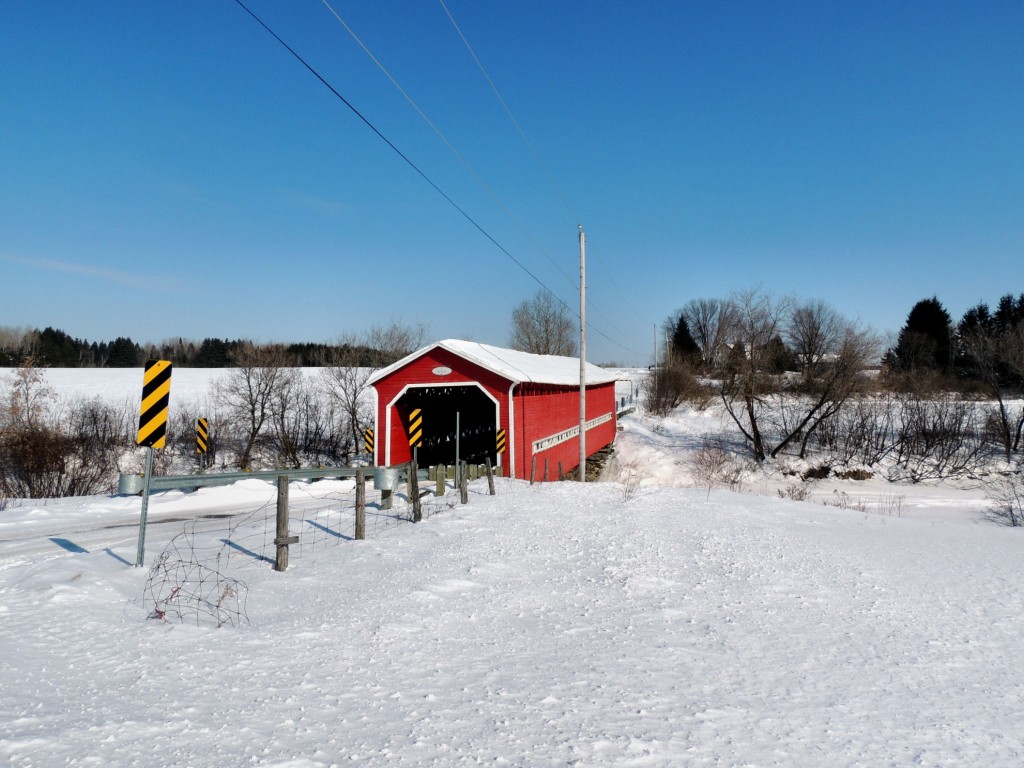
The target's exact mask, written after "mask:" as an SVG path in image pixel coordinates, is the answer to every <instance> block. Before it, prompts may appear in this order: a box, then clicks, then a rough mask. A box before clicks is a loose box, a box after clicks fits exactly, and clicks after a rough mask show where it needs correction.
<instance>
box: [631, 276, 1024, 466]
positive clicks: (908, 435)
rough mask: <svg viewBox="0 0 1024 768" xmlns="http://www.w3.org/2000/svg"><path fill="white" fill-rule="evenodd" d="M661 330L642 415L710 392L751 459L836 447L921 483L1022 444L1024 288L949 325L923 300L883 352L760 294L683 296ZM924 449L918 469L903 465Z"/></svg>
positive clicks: (861, 336) (814, 305)
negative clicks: (893, 464)
mask: <svg viewBox="0 0 1024 768" xmlns="http://www.w3.org/2000/svg"><path fill="white" fill-rule="evenodd" d="M664 328H665V332H666V336H667V338H668V343H667V344H666V350H665V355H664V359H663V360H661V361H659V366H658V367H657V368H656V369H655V370H654V371H653V373H652V375H651V377H650V378H649V380H648V382H647V388H646V392H645V401H646V406H647V408H648V410H650V411H651V412H654V413H667V412H669V411H671V410H672V409H674V408H675V407H677V406H678V405H681V404H682V403H683V402H687V401H689V402H691V403H698V404H699V403H701V402H706V401H707V399H708V398H714V399H717V400H719V401H720V402H721V404H722V406H723V407H724V408H725V411H726V413H727V414H728V415H729V417H731V419H732V421H733V422H734V423H735V425H736V427H737V429H738V430H739V432H740V433H741V434H742V436H743V437H744V439H745V441H746V442H747V444H748V445H749V446H750V448H751V449H752V455H753V457H754V458H755V459H756V460H757V461H759V462H760V461H765V460H766V459H769V458H775V457H777V456H779V455H780V454H781V453H783V452H787V451H794V452H795V453H796V455H797V456H799V458H801V459H802V458H804V457H805V456H806V455H807V454H808V450H809V449H810V448H811V447H812V446H814V445H815V444H817V445H818V447H819V448H827V449H828V450H829V451H834V449H835V448H836V447H837V446H838V445H839V444H840V443H842V444H843V445H845V446H846V448H844V449H843V450H844V451H845V453H843V458H842V461H844V462H846V461H848V460H849V459H850V457H852V456H854V455H857V456H859V458H860V460H861V461H862V462H863V463H865V464H867V465H869V466H870V465H873V464H875V463H876V462H877V461H879V460H881V458H883V457H885V458H887V459H892V458H893V457H895V460H896V461H897V463H898V464H901V465H902V467H903V469H904V470H906V471H908V472H912V473H913V474H914V476H915V477H917V478H918V479H920V478H922V477H924V476H925V475H926V474H927V473H929V472H932V471H936V472H938V473H939V476H949V473H950V472H951V471H953V468H956V470H955V471H962V472H965V473H970V472H973V471H975V469H976V468H977V467H978V466H979V464H978V460H979V457H982V456H984V455H986V451H987V445H992V444H995V445H998V446H999V448H1000V451H1001V453H1002V454H1003V456H1004V458H1005V460H1006V461H1007V462H1010V461H1011V460H1012V458H1013V457H1014V456H1015V455H1019V454H1020V452H1021V450H1022V448H1024V407H1021V405H1020V403H1019V398H1021V397H1022V396H1024V294H1021V295H1020V296H1017V297H1015V296H1013V295H1012V294H1007V295H1005V296H1003V297H1002V298H1001V299H1000V300H999V301H998V303H997V304H996V308H995V309H994V310H993V309H991V308H990V307H989V306H988V304H986V303H984V302H982V303H979V304H977V305H976V306H974V307H972V308H970V309H969V310H968V311H967V312H965V313H964V316H963V317H962V318H961V319H960V321H959V322H958V323H954V322H953V319H952V317H951V316H950V314H949V312H948V311H946V309H945V307H943V305H942V303H941V302H940V301H939V300H938V298H937V297H935V296H932V297H930V298H927V299H922V300H921V301H919V302H917V303H916V304H915V305H914V306H913V308H912V309H911V310H910V312H909V314H908V315H907V320H906V323H905V324H904V326H903V328H902V329H901V330H900V332H899V335H898V337H897V339H896V343H895V344H893V345H892V346H891V347H889V348H888V349H886V350H885V351H884V353H883V351H882V350H883V347H882V343H881V340H880V339H879V337H878V336H877V335H876V334H875V333H874V332H873V331H872V330H871V329H869V328H866V327H864V326H862V325H860V324H859V323H856V322H852V321H850V320H848V319H846V318H844V317H843V316H842V315H841V314H840V313H839V312H837V311H836V310H835V309H833V308H832V307H830V306H829V305H828V304H826V303H825V302H822V301H804V302H798V301H796V300H793V299H791V298H789V297H778V296H773V295H771V294H768V293H765V292H762V291H759V290H748V291H741V292H737V293H735V294H733V295H732V296H730V297H729V298H726V299H693V300H691V301H689V302H688V303H687V304H686V305H685V306H683V308H682V309H680V310H678V311H677V312H676V313H674V314H673V315H671V316H670V317H669V318H668V319H667V320H666V321H665V325H664ZM871 369H878V375H867V372H868V371H869V370H871ZM868 395H870V396H872V397H867V398H865V397H863V396H868ZM850 446H854V447H855V450H852V451H850V450H848V448H849V447H850ZM878 446H882V450H881V451H878V450H877V448H878ZM922 450H923V451H925V453H926V454H928V455H929V459H928V462H927V466H926V467H924V468H923V469H922V466H923V465H919V463H918V462H917V459H916V458H914V460H913V461H914V462H915V464H914V466H910V465H908V463H907V462H906V461H904V459H905V458H906V457H911V456H917V455H918V454H919V453H920V451H922ZM939 453H941V454H942V455H941V456H938V455H937V454H939Z"/></svg>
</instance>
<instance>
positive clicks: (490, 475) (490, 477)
mask: <svg viewBox="0 0 1024 768" xmlns="http://www.w3.org/2000/svg"><path fill="white" fill-rule="evenodd" d="M484 467H485V468H486V469H487V492H488V493H489V494H490V495H491V496H493V495H494V470H493V468H492V467H491V457H490V456H488V457H487V458H486V459H484Z"/></svg>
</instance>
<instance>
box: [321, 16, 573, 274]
mask: <svg viewBox="0 0 1024 768" xmlns="http://www.w3.org/2000/svg"><path fill="white" fill-rule="evenodd" d="M320 2H322V3H323V4H324V6H325V7H326V8H327V10H329V11H330V12H331V14H332V15H333V16H334V18H335V19H337V20H338V23H339V24H341V26H343V27H344V28H345V31H346V32H348V33H349V35H351V37H352V39H353V40H355V41H356V43H358V44H359V47H360V48H362V49H363V52H364V53H365V54H366V55H367V56H369V57H370V60H371V61H372V62H373V63H374V64H376V65H377V68H378V69H379V70H380V71H381V72H383V73H384V76H385V77H387V79H388V80H390V81H391V84H392V85H393V86H395V88H396V89H397V90H398V92H399V93H400V94H402V96H403V97H404V98H405V100H406V101H407V102H409V105H410V106H411V107H412V108H413V109H414V110H416V113H417V114H418V115H419V116H420V117H421V118H423V122H425V123H426V124H427V125H428V126H429V127H430V130H432V131H433V132H434V133H435V134H436V135H437V137H438V138H439V139H440V140H441V141H442V142H443V143H444V145H445V146H446V147H448V150H449V151H450V152H451V153H452V154H453V155H454V156H455V158H456V159H457V160H458V161H459V162H460V163H462V165H463V167H464V168H465V169H466V170H467V171H469V173H470V175H472V177H473V178H474V179H476V182H477V183H478V184H479V185H480V186H481V187H483V189H484V190H485V191H486V192H487V194H488V195H490V196H491V199H492V200H494V202H495V203H497V204H498V207H499V208H501V210H502V212H503V213H504V214H505V215H506V216H508V218H509V219H510V220H511V221H512V223H513V224H515V226H516V228H517V229H518V230H519V231H520V233H522V234H523V235H524V236H525V237H526V238H527V239H528V240H529V241H530V242H531V243H533V245H534V246H535V247H536V248H537V250H538V251H540V252H541V253H542V254H544V256H545V258H547V260H548V261H550V262H551V264H552V265H553V266H554V267H555V269H557V270H558V271H559V272H560V273H561V274H562V276H563V277H564V278H565V279H566V281H567V282H568V283H569V285H570V286H571V287H572V288H573V290H575V288H576V286H575V284H574V283H573V282H572V278H570V277H569V275H567V274H566V273H565V271H564V270H563V269H562V267H561V266H560V265H559V264H558V262H557V261H556V260H555V259H554V258H552V256H551V255H550V254H549V253H548V252H547V251H546V250H544V246H542V245H541V244H540V243H539V242H538V241H537V239H536V238H535V237H534V236H533V235H532V234H530V232H529V230H528V229H527V228H526V226H525V225H524V224H523V223H522V222H521V221H520V220H519V218H518V217H517V216H516V215H515V214H514V213H512V211H511V210H510V209H509V207H508V206H507V205H505V202H504V201H503V200H502V199H501V197H500V196H499V195H498V193H497V191H496V190H495V189H494V188H493V187H492V186H491V185H490V184H488V183H487V181H486V180H485V179H484V178H483V177H482V176H480V174H478V173H477V172H476V169H475V168H474V167H473V165H472V164H471V163H470V162H469V161H468V160H466V158H465V157H463V156H462V154H461V153H460V152H459V151H458V150H457V149H456V148H455V146H454V145H453V144H452V143H451V142H450V141H449V140H448V137H447V136H445V135H444V133H442V131H441V129H440V128H438V127H437V125H436V124H435V123H434V121H433V120H431V119H430V118H429V117H428V116H427V114H426V113H425V112H424V111H423V110H422V109H420V106H419V105H418V104H417V103H416V102H415V101H414V100H413V98H412V96H410V95H409V93H408V92H407V91H406V90H405V89H404V88H403V87H402V86H401V85H400V84H399V82H398V80H396V79H395V78H394V76H393V75H392V74H391V73H390V72H389V71H388V70H387V68H386V67H385V66H384V64H382V63H381V61H380V59H378V58H377V57H376V56H374V55H373V53H372V52H371V51H370V49H369V48H368V47H367V46H366V44H365V43H364V42H363V41H362V40H361V39H360V38H359V35H357V34H356V33H355V30H353V29H352V27H350V26H349V25H348V24H347V23H346V22H345V20H344V19H343V18H341V15H340V14H339V13H338V12H337V11H336V10H334V8H333V7H332V6H331V4H330V3H329V2H327V0H320Z"/></svg>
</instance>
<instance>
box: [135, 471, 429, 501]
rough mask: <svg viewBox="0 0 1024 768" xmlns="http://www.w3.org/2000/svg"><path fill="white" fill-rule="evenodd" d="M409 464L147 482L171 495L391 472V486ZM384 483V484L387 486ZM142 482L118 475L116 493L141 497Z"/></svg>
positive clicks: (224, 474)
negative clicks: (249, 483)
mask: <svg viewBox="0 0 1024 768" xmlns="http://www.w3.org/2000/svg"><path fill="white" fill-rule="evenodd" d="M408 466H409V465H408V464H399V465H397V466H394V467H319V468H317V469H271V470H266V471H261V472H217V473H213V474H204V475H163V476H156V475H154V476H153V478H151V479H150V482H149V488H150V490H151V491H170V490H175V489H186V490H188V489H192V490H194V489H196V488H205V487H209V486H214V485H231V484H232V483H237V482H238V481H239V480H253V479H256V480H266V481H267V482H270V483H276V482H277V478H279V477H287V478H288V479H289V480H317V479H321V478H325V477H338V478H342V477H355V476H356V474H357V473H358V472H359V470H362V471H363V472H365V473H366V474H367V476H369V477H373V478H374V480H375V483H377V482H378V479H377V476H378V475H379V474H382V473H381V472H380V470H390V471H389V472H386V473H384V474H386V475H387V478H388V480H387V481H390V482H394V481H395V480H397V477H398V476H403V477H404V476H405V475H406V474H408ZM417 475H418V476H420V478H421V479H424V480H425V479H426V470H420V471H419V472H418V473H417ZM387 481H385V482H387ZM143 485H144V478H143V476H142V475H133V474H125V473H123V472H122V473H121V475H120V476H119V477H118V480H117V492H118V493H119V494H121V495H125V496H134V495H136V494H139V493H142V489H143Z"/></svg>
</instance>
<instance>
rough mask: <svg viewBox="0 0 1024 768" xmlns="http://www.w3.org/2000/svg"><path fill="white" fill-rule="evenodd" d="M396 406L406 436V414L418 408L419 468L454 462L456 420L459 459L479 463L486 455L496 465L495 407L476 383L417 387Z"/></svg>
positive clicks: (407, 420)
mask: <svg viewBox="0 0 1024 768" xmlns="http://www.w3.org/2000/svg"><path fill="white" fill-rule="evenodd" d="M396 408H397V410H398V414H399V416H400V417H401V419H402V427H403V430H404V431H405V433H406V434H407V435H408V427H409V414H410V413H411V412H412V411H413V410H414V409H416V408H419V409H421V411H422V413H421V414H420V416H421V417H422V419H423V444H422V445H421V446H420V447H419V449H418V450H417V463H418V464H419V465H420V466H421V467H429V466H433V465H435V464H447V465H451V464H454V463H455V446H456V442H455V433H456V429H455V424H456V418H458V423H459V430H458V432H459V441H458V446H459V459H460V460H461V461H467V462H469V463H470V464H482V463H483V462H484V459H485V458H487V457H488V456H489V457H490V459H491V462H492V463H493V464H497V454H496V452H495V436H496V434H495V433H496V431H497V424H496V422H495V418H496V406H495V403H494V401H493V400H491V399H490V398H489V397H487V395H485V394H484V393H483V391H481V390H480V388H479V387H476V386H461V387H451V386H449V387H417V388H415V389H410V390H409V391H407V392H406V393H405V394H404V395H403V396H402V398H401V400H399V401H398V403H397V405H396Z"/></svg>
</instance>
